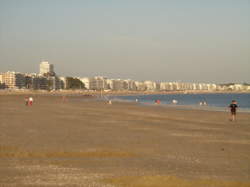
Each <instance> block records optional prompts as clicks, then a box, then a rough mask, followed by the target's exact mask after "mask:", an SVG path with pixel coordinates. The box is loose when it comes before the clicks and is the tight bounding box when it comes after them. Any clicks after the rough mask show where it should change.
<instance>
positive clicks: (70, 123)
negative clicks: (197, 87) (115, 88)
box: [0, 95, 250, 187]
mask: <svg viewBox="0 0 250 187" xmlns="http://www.w3.org/2000/svg"><path fill="white" fill-rule="evenodd" d="M34 100H35V103H34V105H33V106H32V107H27V106H25V105H24V96H20V95H19V96H15V95H8V96H4V95H1V96H0V186H86V187H88V186H89V187H102V186H105V187H112V186H129V185H130V186H131V187H133V186H136V187H137V186H138V187H139V186H140V187H146V186H147V187H149V186H150V187H151V186H152V187H155V186H157V187H158V186H160V187H163V186H174V185H173V184H172V183H171V182H169V181H172V182H173V181H174V182H173V183H175V184H176V186H181V187H182V186H185V187H186V186H209V187H210V186H225V187H226V186H230V185H231V186H235V187H236V186H240V185H242V186H250V182H249V181H250V114H249V113H240V114H238V116H237V121H236V122H230V121H229V120H228V118H229V114H228V113H225V112H213V111H198V110H181V109H174V108H166V107H161V106H142V105H139V104H135V103H119V102H113V104H112V105H109V104H107V103H106V102H104V101H97V100H96V99H94V98H91V97H80V96H77V97H73V96H72V97H67V99H66V101H65V102H62V97H59V96H41V95H35V96H34ZM171 177H172V178H171ZM176 177H177V178H176ZM173 179H174V180H173ZM150 181H151V182H150ZM184 181H186V182H184ZM187 181H188V182H187ZM194 181H198V182H194ZM204 181H215V182H211V183H209V184H207V183H203V182H204ZM218 181H223V182H218ZM235 181H241V182H243V183H242V184H241V183H237V182H235ZM222 184H223V185H222ZM239 184H240V185H239Z"/></svg>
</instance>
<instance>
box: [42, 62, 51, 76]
mask: <svg viewBox="0 0 250 187" xmlns="http://www.w3.org/2000/svg"><path fill="white" fill-rule="evenodd" d="M40 74H41V75H44V74H50V75H54V74H55V73H54V65H53V64H49V62H46V61H44V62H41V64H40Z"/></svg>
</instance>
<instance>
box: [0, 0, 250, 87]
mask: <svg viewBox="0 0 250 187" xmlns="http://www.w3.org/2000/svg"><path fill="white" fill-rule="evenodd" d="M249 18H250V1H249V0H240V1H233V0H220V1H215V0H212V1H198V0H191V1H181V0H179V1H161V0H155V1H149V0H133V1H132V0H126V1H121V0H114V1H112V0H107V1H97V0H91V1H90V0H86V1H80V0H71V1H67V0H53V1H51V0H36V1H32V0H22V1H19V0H0V72H4V71H8V70H13V71H20V72H38V71H39V69H38V64H39V63H40V62H41V61H44V60H45V61H49V62H50V63H52V64H54V65H55V67H56V73H57V74H60V75H62V76H68V75H69V76H86V77H91V76H96V75H103V76H107V77H112V78H123V79H127V78H130V79H134V80H154V81H185V82H215V83H225V82H239V83H242V82H250V76H249V74H250V53H249V51H250V37H249V36H250V35H249V34H250V22H249Z"/></svg>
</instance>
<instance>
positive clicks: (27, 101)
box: [24, 97, 29, 106]
mask: <svg viewBox="0 0 250 187" xmlns="http://www.w3.org/2000/svg"><path fill="white" fill-rule="evenodd" d="M24 101H25V106H28V105H29V98H28V97H25V98H24Z"/></svg>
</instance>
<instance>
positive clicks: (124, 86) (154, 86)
mask: <svg viewBox="0 0 250 187" xmlns="http://www.w3.org/2000/svg"><path fill="white" fill-rule="evenodd" d="M41 73H43V74H41ZM74 79H77V80H79V82H82V84H81V85H80V86H79V87H77V88H78V89H86V90H114V91H122V90H129V91H192V90H194V91H199V90H200V91H202V90H204V91H230V90H231V91H244V90H250V85H248V84H230V85H217V84H207V83H183V82H160V83H158V82H154V81H149V80H148V81H134V80H130V79H128V80H123V79H108V78H106V77H102V76H96V77H92V78H88V77H85V78H79V77H75V78H74ZM68 85H69V79H68V77H57V76H55V73H54V71H51V69H47V70H46V71H40V73H39V74H36V73H32V74H23V73H20V72H14V71H8V72H5V73H0V88H1V89H3V88H8V89H34V90H58V89H70V87H69V86H68Z"/></svg>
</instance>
